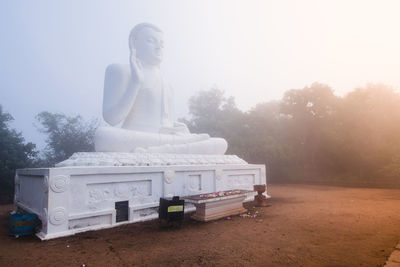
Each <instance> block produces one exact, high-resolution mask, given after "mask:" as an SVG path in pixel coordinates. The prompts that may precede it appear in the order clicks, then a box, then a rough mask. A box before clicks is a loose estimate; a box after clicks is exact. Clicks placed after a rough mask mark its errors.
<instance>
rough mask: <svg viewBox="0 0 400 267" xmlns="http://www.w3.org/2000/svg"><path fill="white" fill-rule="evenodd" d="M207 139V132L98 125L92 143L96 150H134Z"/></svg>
mask: <svg viewBox="0 0 400 267" xmlns="http://www.w3.org/2000/svg"><path fill="white" fill-rule="evenodd" d="M206 139H209V136H208V135H207V134H187V135H171V134H159V133H146V132H139V131H133V130H127V129H121V128H113V127H99V128H98V129H97V131H96V134H95V138H94V143H95V149H96V151H98V152H135V151H136V150H137V149H138V148H144V149H146V148H148V147H158V146H163V145H166V144H171V145H179V144H186V143H192V142H200V141H203V140H206Z"/></svg>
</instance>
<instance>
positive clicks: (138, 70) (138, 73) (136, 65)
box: [130, 49, 144, 84]
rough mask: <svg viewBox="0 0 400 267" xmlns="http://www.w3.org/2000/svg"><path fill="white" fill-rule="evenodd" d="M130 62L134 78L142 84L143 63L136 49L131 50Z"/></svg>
mask: <svg viewBox="0 0 400 267" xmlns="http://www.w3.org/2000/svg"><path fill="white" fill-rule="evenodd" d="M130 64H131V75H132V80H133V81H134V82H136V83H138V84H142V83H143V81H144V75H143V67H142V63H140V61H139V60H138V59H137V57H136V50H135V49H132V50H131V56H130Z"/></svg>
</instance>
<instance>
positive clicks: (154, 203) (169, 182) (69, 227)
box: [14, 164, 266, 240]
mask: <svg viewBox="0 0 400 267" xmlns="http://www.w3.org/2000/svg"><path fill="white" fill-rule="evenodd" d="M254 184H266V175H265V166H264V165H253V164H210V165H206V164H204V165H171V166H79V167H78V166H77V167H58V168H43V169H21V170H17V172H16V177H15V201H14V204H15V208H16V209H22V210H25V211H27V212H32V213H36V214H37V215H38V216H39V218H40V220H41V222H42V226H41V230H40V232H39V233H38V234H37V236H38V237H39V238H41V239H42V240H45V239H51V238H56V237H61V236H68V235H72V234H75V233H79V232H84V231H89V230H97V229H103V228H109V227H114V226H118V225H121V224H126V223H133V222H140V221H145V220H151V219H155V218H158V212H157V210H158V206H159V199H160V197H171V196H174V195H177V196H189V195H197V194H203V193H211V192H216V191H223V190H231V189H244V190H253V185H254ZM247 200H252V198H248V199H247ZM119 201H128V211H127V212H128V220H125V221H122V222H117V221H116V217H117V216H116V215H117V210H116V205H115V203H116V202H119ZM194 209H195V208H194V206H192V205H191V204H188V205H187V206H185V211H186V212H190V211H194Z"/></svg>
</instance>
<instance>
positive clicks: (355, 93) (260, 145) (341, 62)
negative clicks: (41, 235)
mask: <svg viewBox="0 0 400 267" xmlns="http://www.w3.org/2000/svg"><path fill="white" fill-rule="evenodd" d="M399 7H400V4H399V2H398V1H384V2H383V1H380V2H378V1H351V2H348V1H335V2H328V1H301V2H295V1H268V2H267V1H255V0H253V1H222V0H221V1H177V0H176V1H155V0H154V1H153V0H151V1H113V2H111V1H84V2H80V1H2V2H1V3H0V36H1V38H2V39H1V42H0V59H1V60H0V202H10V201H12V194H13V176H14V173H15V169H18V168H27V167H51V166H54V164H55V163H57V162H60V161H63V160H65V159H67V158H68V157H69V156H71V155H72V154H73V153H74V152H78V151H81V152H84V151H93V150H94V146H93V138H92V137H93V134H94V132H95V130H96V128H97V127H98V126H99V125H104V124H105V122H104V121H103V120H102V118H101V114H102V98H103V82H104V72H105V69H106V67H107V65H109V64H112V63H125V64H128V60H129V49H128V35H129V31H130V30H131V28H132V27H134V26H135V25H136V24H138V23H141V22H149V23H153V24H155V25H157V26H159V27H160V28H161V29H162V30H163V31H164V37H165V49H164V52H165V53H164V61H163V63H162V65H161V67H162V71H163V73H164V77H165V78H166V80H167V81H168V82H169V83H170V84H171V85H172V87H173V88H174V90H175V113H176V118H179V119H180V120H181V121H183V122H185V123H186V124H187V125H188V127H189V129H190V130H191V132H195V133H209V134H210V135H211V136H215V137H223V138H225V139H226V140H227V141H228V144H229V147H228V152H227V153H228V154H236V155H238V156H239V157H242V158H243V159H245V160H246V161H248V162H249V163H260V164H266V167H267V180H268V183H271V182H272V183H282V182H284V183H298V182H299V183H314V184H315V183H324V184H330V185H346V186H357V187H359V186H369V187H387V188H394V187H397V188H400V179H399V177H400V139H399V138H398V137H399V136H400V91H399V88H400V75H399V69H400V53H399V52H398V48H399V47H400V37H399V35H398V34H397V32H398V25H400V16H398V14H397V11H398V10H399Z"/></svg>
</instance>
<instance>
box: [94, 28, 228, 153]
mask: <svg viewBox="0 0 400 267" xmlns="http://www.w3.org/2000/svg"><path fill="white" fill-rule="evenodd" d="M163 46H164V44H163V33H162V31H161V30H160V29H158V28H157V27H156V26H154V25H152V24H148V23H142V24H138V25H136V26H135V27H134V28H133V29H132V31H131V33H130V35H129V48H130V64H129V65H120V64H112V65H110V66H108V67H107V69H106V73H105V81H104V97H103V118H104V120H105V121H106V122H107V123H108V124H110V125H111V126H107V127H100V128H98V129H97V131H96V134H95V149H96V151H98V152H147V153H177V154H224V153H225V152H226V149H227V147H228V144H227V142H226V141H225V140H224V139H222V138H211V137H210V136H209V135H208V134H192V133H190V132H189V130H188V128H187V126H186V125H185V124H184V123H181V122H177V121H174V116H173V108H174V106H173V92H172V90H171V88H170V87H169V86H168V84H167V83H166V82H165V81H164V79H163V77H162V75H161V72H160V63H161V60H162V55H163V54H162V52H163ZM117 125H121V127H120V128H119V127H116V126H117Z"/></svg>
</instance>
